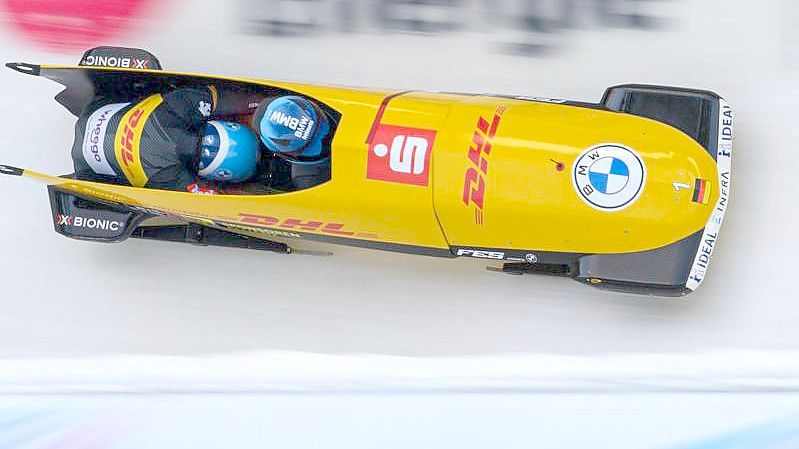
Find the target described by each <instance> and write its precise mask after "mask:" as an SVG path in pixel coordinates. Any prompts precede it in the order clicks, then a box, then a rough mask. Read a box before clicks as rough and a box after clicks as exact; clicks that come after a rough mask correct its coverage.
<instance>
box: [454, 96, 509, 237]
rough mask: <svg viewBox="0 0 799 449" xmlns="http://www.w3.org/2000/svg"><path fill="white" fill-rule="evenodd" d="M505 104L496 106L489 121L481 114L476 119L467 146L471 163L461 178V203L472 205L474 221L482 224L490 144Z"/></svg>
mask: <svg viewBox="0 0 799 449" xmlns="http://www.w3.org/2000/svg"><path fill="white" fill-rule="evenodd" d="M505 109H506V108H505V106H499V107H497V109H496V111H495V112H494V117H493V119H492V120H491V123H490V124H489V123H488V120H486V119H485V118H483V117H482V116H481V117H479V118H478V119H477V127H476V129H475V131H474V134H473V135H472V144H473V145H472V144H470V146H469V153H468V155H469V160H470V161H471V163H472V165H471V166H470V167H469V168H468V169H467V170H466V173H465V174H464V178H463V198H462V199H463V204H465V205H467V206H468V205H469V204H473V205H474V222H475V223H476V224H478V225H482V224H483V207H484V206H485V191H486V178H485V177H486V175H488V158H489V156H490V155H491V145H492V144H493V141H494V136H496V134H497V129H498V128H499V122H500V121H501V119H502V114H503V113H504V112H505Z"/></svg>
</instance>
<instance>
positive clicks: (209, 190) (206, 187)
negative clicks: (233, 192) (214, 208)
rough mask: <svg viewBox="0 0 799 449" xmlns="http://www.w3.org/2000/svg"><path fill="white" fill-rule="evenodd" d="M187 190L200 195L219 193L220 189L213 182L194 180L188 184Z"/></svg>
mask: <svg viewBox="0 0 799 449" xmlns="http://www.w3.org/2000/svg"><path fill="white" fill-rule="evenodd" d="M186 191H187V192H189V193H196V194H199V195H217V194H218V193H219V189H217V188H216V186H215V185H213V184H207V183H202V184H201V183H199V182H194V183H191V184H189V185H187V186H186Z"/></svg>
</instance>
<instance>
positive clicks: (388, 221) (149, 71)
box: [0, 47, 733, 296]
mask: <svg viewBox="0 0 799 449" xmlns="http://www.w3.org/2000/svg"><path fill="white" fill-rule="evenodd" d="M7 66H8V67H10V68H12V69H15V70H17V71H19V72H22V73H26V74H30V75H36V76H42V77H45V78H49V79H51V80H53V81H56V82H58V83H61V84H62V85H64V86H65V89H64V90H63V91H62V92H61V93H60V94H58V95H57V96H56V100H57V101H58V102H59V103H60V104H61V105H63V106H64V107H66V108H67V109H68V110H69V111H70V112H72V113H73V114H75V115H78V114H79V113H80V111H81V110H82V109H83V108H84V107H86V106H87V105H88V104H89V103H90V102H92V101H93V100H94V99H96V98H98V96H102V95H106V96H117V97H119V96H125V97H126V98H144V97H146V96H148V95H151V94H153V93H156V92H161V91H163V90H165V89H169V88H174V87H180V86H199V85H207V84H210V83H214V84H222V85H226V86H232V87H233V88H240V89H247V90H249V91H250V92H254V93H257V94H261V95H263V96H264V97H267V96H274V95H282V94H296V95H302V96H304V97H306V98H309V99H313V100H314V101H316V102H317V104H319V105H320V107H322V108H324V110H325V111H326V113H328V114H329V115H330V116H331V117H334V118H335V121H334V126H333V127H332V128H333V129H332V130H331V135H332V139H331V140H330V142H329V145H330V156H331V165H332V168H331V175H330V179H329V180H327V181H326V182H323V183H321V184H319V185H316V186H313V187H310V188H307V189H303V190H296V191H269V192H268V193H264V194H243V195H242V194H239V195H232V194H224V195H197V194H192V193H185V192H176V191H166V190H156V189H147V188H138V187H131V186H123V185H115V184H108V183H102V182H90V181H86V180H79V179H76V178H75V177H73V176H71V175H64V176H50V175H46V174H42V173H38V172H35V171H31V170H27V169H20V168H16V167H12V166H5V165H4V166H2V167H0V172H2V173H3V174H6V175H16V176H22V177H27V178H31V179H34V180H38V181H41V182H43V183H45V184H47V185H48V189H49V195H50V201H51V206H52V213H53V220H54V223H55V230H56V231H57V232H58V233H60V234H62V235H65V236H67V237H71V238H76V239H85V240H94V241H102V242H119V241H122V240H125V239H127V238H130V237H133V238H144V239H155V240H164V241H179V242H190V243H195V244H200V245H221V246H234V247H243V248H253V249H262V250H269V251H277V252H284V253H290V252H291V251H292V249H291V247H290V246H289V244H290V243H288V244H287V243H286V242H291V240H290V239H306V240H316V241H323V242H331V243H336V244H342V245H352V246H359V247H367V248H374V249H379V250H388V251H399V252H404V253H413V254H419V255H427V256H443V257H457V256H466V257H476V258H483V259H488V260H490V261H497V262H499V263H501V268H500V267H499V264H497V266H496V267H495V268H494V269H495V270H498V271H504V272H508V273H544V274H554V275H560V276H566V277H571V278H574V279H576V280H578V281H581V282H583V283H586V284H588V285H591V286H594V287H601V288H606V289H611V290H618V291H628V292H636V293H646V294H652V295H663V296H679V295H684V294H686V293H689V292H691V291H694V290H696V289H697V287H698V286H699V285H700V284H701V283H702V281H703V279H704V278H705V275H706V273H707V269H708V264H709V262H710V258H711V255H712V253H713V250H714V249H715V247H716V242H717V238H718V233H719V229H720V227H721V224H722V220H723V218H724V214H725V211H726V209H727V207H728V204H729V195H730V182H731V178H730V160H731V156H732V136H733V114H732V109H731V107H730V106H729V105H728V104H727V103H726V102H725V101H724V100H723V99H722V98H721V97H719V96H718V95H716V94H715V93H712V92H707V91H702V90H693V89H682V88H672V87H661V86H649V85H622V86H616V87H611V88H609V89H608V90H607V91H606V92H605V95H604V97H603V98H602V100H601V101H600V102H599V103H596V104H594V103H582V102H575V101H567V100H560V99H551V98H539V97H528V96H506V95H486V94H461V93H440V92H423V91H388V90H369V89H362V88H345V87H333V86H322V85H310V84H298V83H288V82H280V81H269V80H260V79H249V78H246V79H245V78H231V77H224V76H212V75H200V74H193V73H181V72H171V71H165V70H162V68H161V64H160V63H159V61H158V60H157V59H156V58H155V57H154V56H153V55H152V54H150V53H148V52H146V51H143V50H138V49H129V48H116V47H98V48H95V49H92V50H89V51H88V52H86V54H84V56H83V58H82V60H81V62H80V64H79V65H78V66H57V65H34V64H26V63H9V64H7Z"/></svg>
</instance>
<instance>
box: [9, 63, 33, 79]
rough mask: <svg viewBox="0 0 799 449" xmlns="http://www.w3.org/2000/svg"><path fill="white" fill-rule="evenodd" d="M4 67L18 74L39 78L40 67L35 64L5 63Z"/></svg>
mask: <svg viewBox="0 0 799 449" xmlns="http://www.w3.org/2000/svg"><path fill="white" fill-rule="evenodd" d="M6 67H8V68H9V69H12V70H16V71H17V72H19V73H24V74H26V75H33V76H39V71H40V70H41V67H40V66H38V65H36V64H28V63H25V62H7V63H6Z"/></svg>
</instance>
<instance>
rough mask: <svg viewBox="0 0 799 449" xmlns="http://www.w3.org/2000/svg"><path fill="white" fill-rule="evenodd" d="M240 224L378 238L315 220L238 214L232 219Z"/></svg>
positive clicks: (338, 224) (375, 235)
mask: <svg viewBox="0 0 799 449" xmlns="http://www.w3.org/2000/svg"><path fill="white" fill-rule="evenodd" d="M234 220H235V221H238V222H240V223H247V224H251V225H257V226H265V227H272V228H282V229H293V230H295V231H312V232H314V231H315V232H321V233H324V234H330V235H337V236H341V237H360V238H370V239H375V238H378V237H379V236H378V235H377V234H375V233H372V232H356V231H347V230H345V229H344V225H343V224H341V223H330V222H324V221H315V220H301V219H297V218H287V219H281V218H276V217H271V216H268V215H256V214H246V213H239V214H238V217H236V218H235V219H234Z"/></svg>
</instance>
